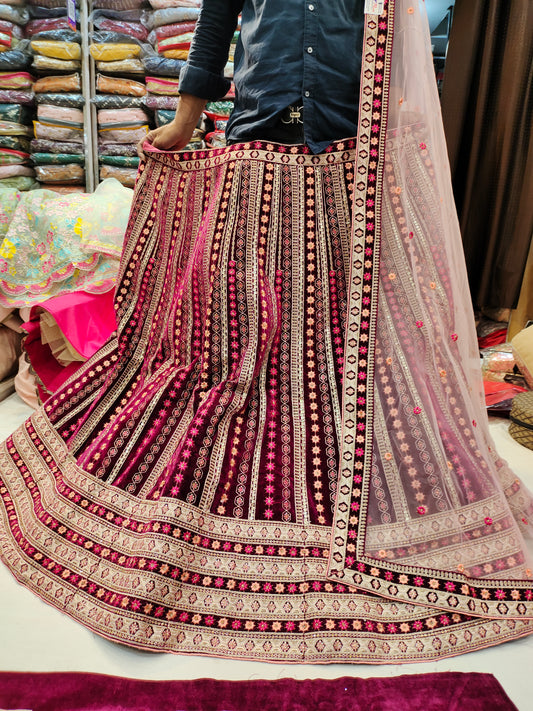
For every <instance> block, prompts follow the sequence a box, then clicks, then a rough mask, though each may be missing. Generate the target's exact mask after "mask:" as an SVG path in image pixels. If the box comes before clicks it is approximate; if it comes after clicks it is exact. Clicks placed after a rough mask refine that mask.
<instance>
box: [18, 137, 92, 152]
mask: <svg viewBox="0 0 533 711" xmlns="http://www.w3.org/2000/svg"><path fill="white" fill-rule="evenodd" d="M31 150H32V152H33V153H68V154H73V155H82V154H83V142H82V143H81V144H80V143H74V142H68V141H54V140H50V139H47V138H34V139H33V140H32V142H31Z"/></svg>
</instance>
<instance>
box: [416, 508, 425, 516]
mask: <svg viewBox="0 0 533 711" xmlns="http://www.w3.org/2000/svg"><path fill="white" fill-rule="evenodd" d="M417 511H418V513H419V514H420V515H421V516H423V515H424V514H425V513H426V507H425V506H419V507H418V508H417Z"/></svg>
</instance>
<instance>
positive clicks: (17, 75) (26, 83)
mask: <svg viewBox="0 0 533 711" xmlns="http://www.w3.org/2000/svg"><path fill="white" fill-rule="evenodd" d="M33 82H34V78H33V76H32V75H31V74H28V72H5V71H2V72H0V89H31V87H32V86H33Z"/></svg>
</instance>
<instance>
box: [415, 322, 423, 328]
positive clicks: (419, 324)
mask: <svg viewBox="0 0 533 711" xmlns="http://www.w3.org/2000/svg"><path fill="white" fill-rule="evenodd" d="M423 325H424V322H423V321H417V322H416V327H417V328H422V326H423Z"/></svg>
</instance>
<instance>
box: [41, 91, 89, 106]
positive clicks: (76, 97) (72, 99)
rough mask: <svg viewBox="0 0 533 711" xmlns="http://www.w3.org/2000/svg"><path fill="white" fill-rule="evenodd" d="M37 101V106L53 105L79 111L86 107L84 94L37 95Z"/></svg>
mask: <svg viewBox="0 0 533 711" xmlns="http://www.w3.org/2000/svg"><path fill="white" fill-rule="evenodd" d="M35 100H36V103H37V104H53V105H56V106H69V107H72V108H78V109H79V108H83V106H85V97H84V96H83V94H70V93H65V94H61V93H57V94H56V93H53V94H36V95H35Z"/></svg>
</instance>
